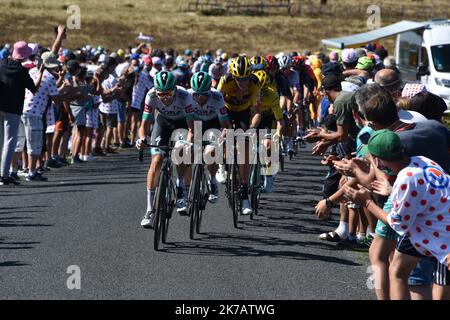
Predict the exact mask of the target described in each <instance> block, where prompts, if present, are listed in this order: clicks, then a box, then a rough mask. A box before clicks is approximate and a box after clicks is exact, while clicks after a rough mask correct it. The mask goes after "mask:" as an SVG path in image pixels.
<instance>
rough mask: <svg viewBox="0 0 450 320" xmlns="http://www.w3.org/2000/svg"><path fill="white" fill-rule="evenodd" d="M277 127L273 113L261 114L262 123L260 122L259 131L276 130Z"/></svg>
mask: <svg viewBox="0 0 450 320" xmlns="http://www.w3.org/2000/svg"><path fill="white" fill-rule="evenodd" d="M276 127H277V120H276V119H275V115H274V114H273V113H272V112H264V113H261V121H260V122H259V125H258V129H268V130H271V129H275V128H276Z"/></svg>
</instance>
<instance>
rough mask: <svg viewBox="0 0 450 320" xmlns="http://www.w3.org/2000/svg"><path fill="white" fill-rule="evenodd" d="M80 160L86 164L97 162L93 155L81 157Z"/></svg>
mask: <svg viewBox="0 0 450 320" xmlns="http://www.w3.org/2000/svg"><path fill="white" fill-rule="evenodd" d="M80 159H81V160H82V161H84V162H92V161H95V157H93V156H92V155H88V156H80Z"/></svg>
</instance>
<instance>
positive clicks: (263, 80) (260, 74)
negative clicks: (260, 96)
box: [254, 70, 270, 88]
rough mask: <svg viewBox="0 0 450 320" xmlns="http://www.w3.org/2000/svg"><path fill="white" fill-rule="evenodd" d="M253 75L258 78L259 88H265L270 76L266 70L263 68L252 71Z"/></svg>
mask: <svg viewBox="0 0 450 320" xmlns="http://www.w3.org/2000/svg"><path fill="white" fill-rule="evenodd" d="M254 75H255V76H256V77H257V78H258V80H259V86H260V87H261V88H266V87H267V86H268V85H269V83H270V77H269V74H268V73H267V72H265V71H264V70H258V71H256V72H255V73H254Z"/></svg>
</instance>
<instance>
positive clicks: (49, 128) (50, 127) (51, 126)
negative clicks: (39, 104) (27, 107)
mask: <svg viewBox="0 0 450 320" xmlns="http://www.w3.org/2000/svg"><path fill="white" fill-rule="evenodd" d="M55 109H56V108H55V106H54V105H53V104H52V105H51V106H50V107H49V108H48V110H47V113H46V124H47V125H46V130H45V133H49V134H52V133H55V124H56V112H55Z"/></svg>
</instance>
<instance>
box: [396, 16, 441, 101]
mask: <svg viewBox="0 0 450 320" xmlns="http://www.w3.org/2000/svg"><path fill="white" fill-rule="evenodd" d="M395 51H396V52H395V59H396V63H397V67H398V68H399V69H400V71H401V72H402V78H403V81H405V82H420V83H422V84H424V85H425V86H426V88H427V90H428V91H429V92H432V93H434V94H437V95H439V96H440V97H442V98H443V99H444V100H445V102H446V103H447V106H448V108H450V20H433V21H430V22H429V23H428V24H427V25H426V26H425V28H421V29H417V30H414V31H408V32H403V33H399V34H398V35H397V43H396V48H395Z"/></svg>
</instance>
